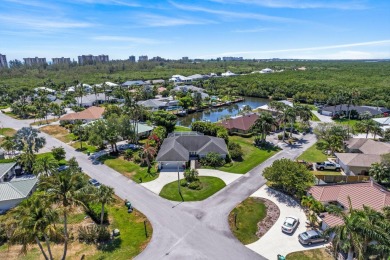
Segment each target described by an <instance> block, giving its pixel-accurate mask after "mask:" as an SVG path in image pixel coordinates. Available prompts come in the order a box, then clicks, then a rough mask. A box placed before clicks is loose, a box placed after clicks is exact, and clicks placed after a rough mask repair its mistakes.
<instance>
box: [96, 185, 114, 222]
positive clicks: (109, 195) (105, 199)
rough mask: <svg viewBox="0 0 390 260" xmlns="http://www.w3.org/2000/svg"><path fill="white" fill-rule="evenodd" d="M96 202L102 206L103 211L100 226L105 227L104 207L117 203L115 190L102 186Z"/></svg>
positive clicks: (97, 192)
mask: <svg viewBox="0 0 390 260" xmlns="http://www.w3.org/2000/svg"><path fill="white" fill-rule="evenodd" d="M95 196H96V202H98V203H100V204H101V205H102V211H101V213H100V225H103V220H104V205H107V204H110V203H112V202H113V201H115V198H114V188H112V187H108V186H106V185H102V186H100V187H99V189H97V191H96V193H95Z"/></svg>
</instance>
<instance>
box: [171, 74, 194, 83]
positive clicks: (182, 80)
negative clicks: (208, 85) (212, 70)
mask: <svg viewBox="0 0 390 260" xmlns="http://www.w3.org/2000/svg"><path fill="white" fill-rule="evenodd" d="M169 81H171V82H174V83H188V82H191V81H192V78H189V77H185V76H183V75H173V76H172V77H171V78H170V79H169Z"/></svg>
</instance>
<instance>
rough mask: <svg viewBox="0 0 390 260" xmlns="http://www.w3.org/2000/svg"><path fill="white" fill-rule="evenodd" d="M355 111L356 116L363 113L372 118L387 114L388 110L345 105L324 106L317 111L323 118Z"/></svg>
mask: <svg viewBox="0 0 390 260" xmlns="http://www.w3.org/2000/svg"><path fill="white" fill-rule="evenodd" d="M348 110H349V111H356V113H357V114H359V115H361V114H364V113H367V112H368V113H370V114H371V115H372V116H378V115H384V114H387V113H389V109H387V108H385V107H373V106H354V105H351V106H349V107H348V105H346V104H341V105H336V106H325V107H322V108H321V109H319V111H318V112H319V113H320V114H321V115H324V116H335V115H338V114H345V115H346V114H347V111H348Z"/></svg>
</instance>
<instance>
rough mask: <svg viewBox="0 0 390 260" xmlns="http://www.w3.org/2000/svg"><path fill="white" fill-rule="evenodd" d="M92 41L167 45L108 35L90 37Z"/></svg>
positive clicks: (150, 40) (141, 39) (154, 41)
mask: <svg viewBox="0 0 390 260" xmlns="http://www.w3.org/2000/svg"><path fill="white" fill-rule="evenodd" d="M92 39H93V40H97V41H111V42H130V43H137V44H151V45H153V44H161V43H167V41H159V40H154V39H149V38H140V37H127V36H110V35H102V36H96V37H92Z"/></svg>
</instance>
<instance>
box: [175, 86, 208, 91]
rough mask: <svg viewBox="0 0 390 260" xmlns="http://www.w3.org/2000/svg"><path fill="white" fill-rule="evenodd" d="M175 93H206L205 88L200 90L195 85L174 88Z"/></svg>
mask: <svg viewBox="0 0 390 260" xmlns="http://www.w3.org/2000/svg"><path fill="white" fill-rule="evenodd" d="M173 90H174V91H182V92H184V93H187V92H188V91H192V92H204V89H203V88H198V87H195V86H193V85H183V86H176V87H175V88H173Z"/></svg>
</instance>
